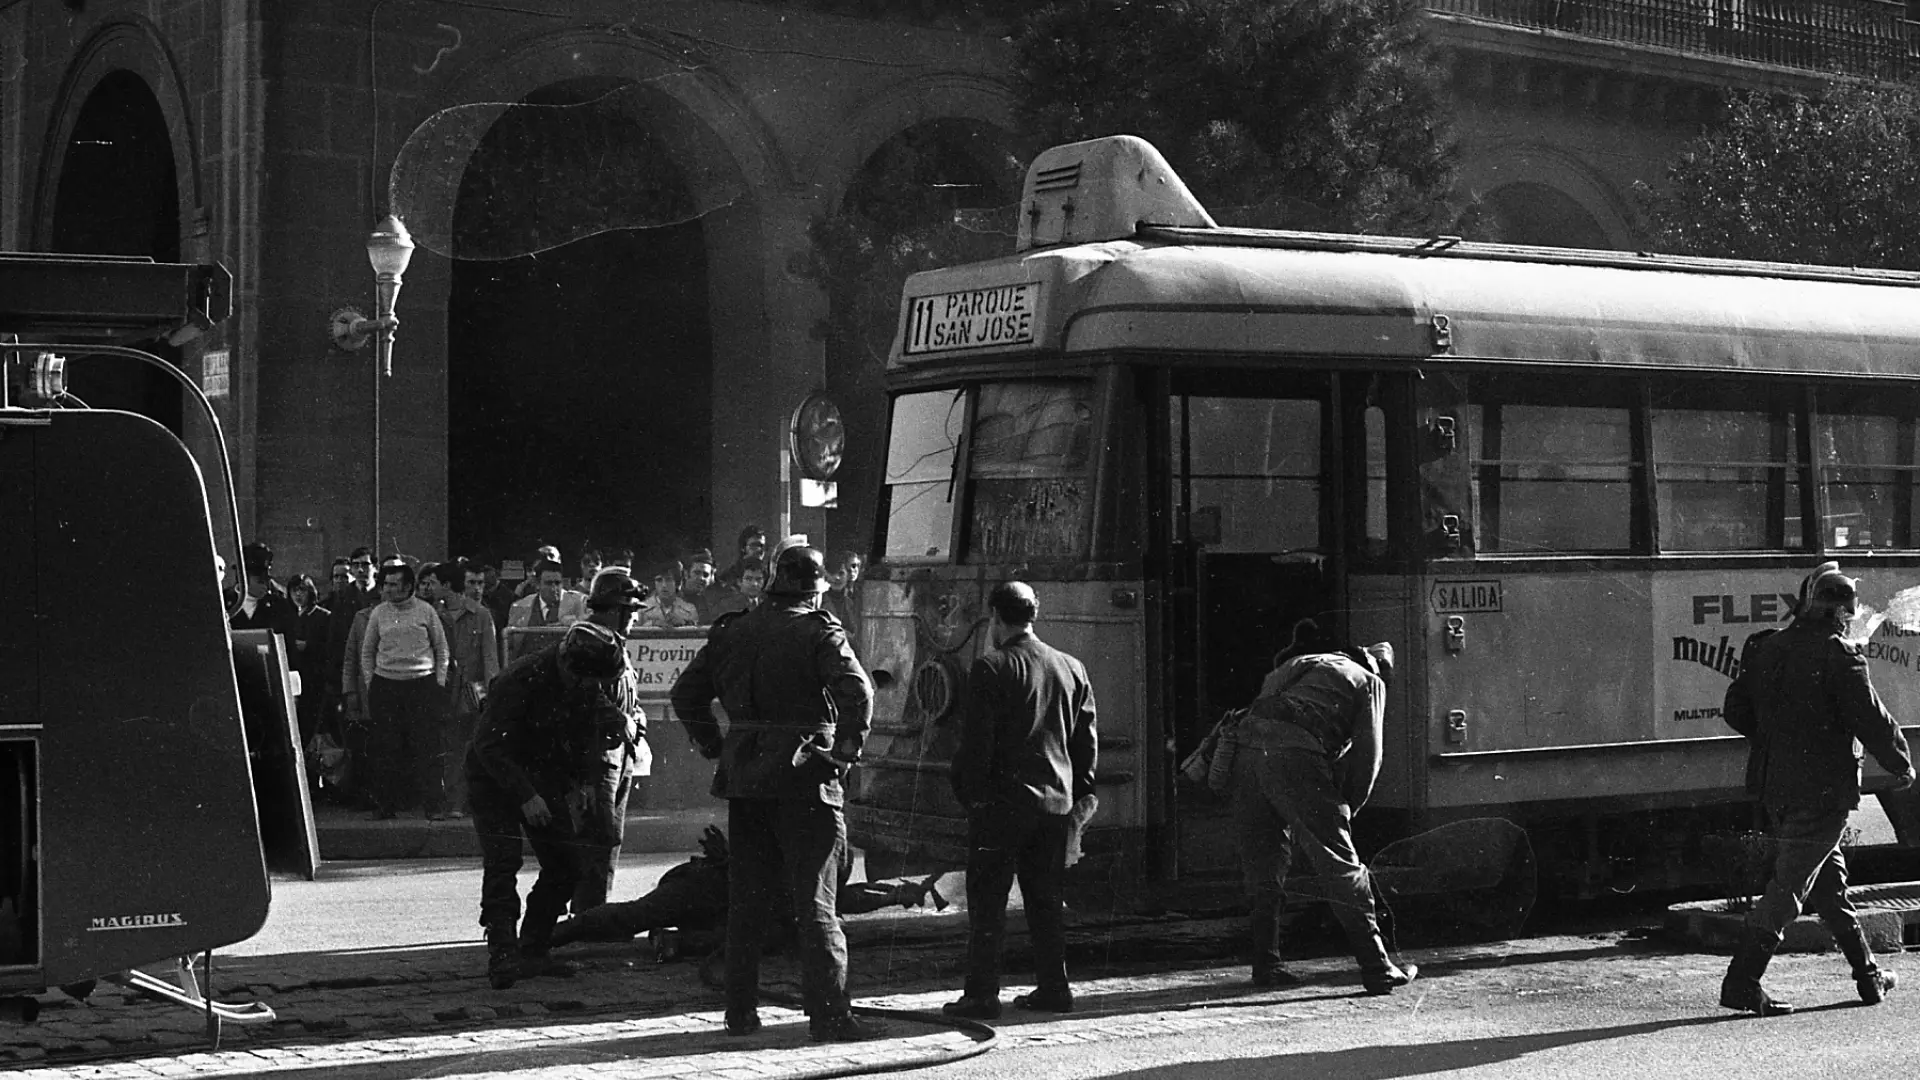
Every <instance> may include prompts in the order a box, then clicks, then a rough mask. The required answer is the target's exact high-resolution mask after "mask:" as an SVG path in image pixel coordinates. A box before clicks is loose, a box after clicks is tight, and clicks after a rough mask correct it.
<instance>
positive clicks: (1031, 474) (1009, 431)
mask: <svg viewBox="0 0 1920 1080" xmlns="http://www.w3.org/2000/svg"><path fill="white" fill-rule="evenodd" d="M1092 398H1093V386H1092V384H1091V383H1087V382H1018V383H994V384H990V385H987V386H982V387H981V388H980V402H979V405H978V406H977V407H976V408H975V411H974V421H973V437H972V439H971V440H970V446H971V448H970V450H969V455H970V457H971V459H972V460H971V462H970V463H969V469H970V476H971V479H972V486H973V493H972V494H973V498H972V500H971V503H970V508H969V510H968V514H967V524H968V529H967V556H968V559H969V561H975V562H998V561H1002V560H1004V559H1016V560H1025V559H1029V558H1050V557H1073V556H1078V555H1081V554H1083V553H1084V552H1085V551H1086V548H1087V528H1088V523H1089V521H1090V520H1091V517H1092V514H1091V511H1092V509H1093V491H1092V468H1091V465H1092V458H1093V400H1092Z"/></svg>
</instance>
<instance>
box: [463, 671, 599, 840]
mask: <svg viewBox="0 0 1920 1080" xmlns="http://www.w3.org/2000/svg"><path fill="white" fill-rule="evenodd" d="M627 723H628V718H627V717H625V716H623V715H620V714H619V713H618V712H617V710H615V709H612V708H610V707H608V705H607V703H606V701H605V700H604V698H603V696H602V695H601V694H599V693H598V692H597V691H590V690H581V689H577V688H576V689H574V690H569V689H568V688H567V686H566V684H565V683H564V682H562V680H561V674H560V660H559V646H557V645H554V646H548V647H547V648H544V649H542V650H540V651H539V652H537V653H534V654H533V655H531V656H525V657H522V658H520V659H519V660H516V661H515V662H514V663H513V664H512V666H510V667H508V668H507V670H505V671H503V672H501V673H500V677H499V678H497V679H495V680H494V681H493V685H492V686H491V687H490V688H489V689H488V692H487V701H486V706H485V708H484V710H483V711H482V713H481V717H480V724H479V729H478V730H477V731H476V732H474V736H473V743H472V745H471V746H470V747H469V748H468V752H467V773H468V775H469V776H473V775H476V774H480V775H484V776H486V777H487V778H488V779H489V780H491V781H492V782H493V783H495V784H497V785H499V786H500V787H501V788H503V789H505V790H506V791H508V792H510V793H511V794H512V796H513V798H514V800H515V804H516V805H518V804H521V803H525V802H526V801H527V800H529V799H531V798H533V796H535V795H539V796H540V797H541V798H543V799H545V800H546V801H547V803H548V805H549V806H550V807H551V808H552V809H553V810H554V811H555V812H556V813H564V812H565V811H564V810H563V809H561V807H562V804H563V803H564V802H565V801H566V799H567V797H568V796H569V795H572V794H574V793H575V792H577V791H579V790H580V789H581V788H582V787H584V786H586V785H589V784H592V783H593V782H595V781H596V780H598V779H599V778H600V777H601V776H602V774H604V773H605V772H606V770H607V760H608V750H607V747H608V745H609V742H610V740H611V739H612V738H613V737H614V736H615V734H616V730H617V731H618V733H619V734H621V735H624V734H625V731H626V729H627Z"/></svg>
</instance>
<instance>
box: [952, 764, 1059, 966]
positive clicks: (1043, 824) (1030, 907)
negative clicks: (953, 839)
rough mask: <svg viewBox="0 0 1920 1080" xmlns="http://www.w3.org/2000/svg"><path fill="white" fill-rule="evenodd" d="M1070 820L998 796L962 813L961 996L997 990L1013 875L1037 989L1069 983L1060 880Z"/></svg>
mask: <svg viewBox="0 0 1920 1080" xmlns="http://www.w3.org/2000/svg"><path fill="white" fill-rule="evenodd" d="M1072 820H1073V819H1072V818H1071V816H1069V815H1067V814H1048V813H1043V812H1041V811H1040V810H1038V809H1033V808H1028V807H1021V806H1015V805H1014V804H1012V803H1008V802H1003V801H996V802H993V803H991V804H989V805H987V806H985V807H981V808H979V809H976V810H974V811H973V812H972V813H970V814H968V815H967V924H968V930H969V933H968V936H967V983H966V995H967V996H968V997H972V998H998V997H999V996H1000V951H1001V945H1002V943H1003V942H1004V941H1005V939H1006V930H1007V893H1008V890H1009V889H1011V888H1012V886H1013V882H1014V879H1015V878H1016V877H1017V878H1018V879H1019V881H1020V896H1021V898H1022V900H1023V901H1024V902H1025V904H1026V911H1027V932H1028V933H1029V934H1030V935H1031V936H1032V938H1033V965H1034V981H1035V982H1036V983H1037V984H1038V988H1039V991H1040V993H1042V994H1054V993H1066V992H1068V991H1069V989H1070V988H1069V986H1068V985H1067V934H1066V924H1065V921H1064V918H1063V916H1062V914H1061V906H1062V905H1061V900H1060V882H1061V879H1062V878H1063V877H1064V876H1065V875H1066V869H1067V837H1068V833H1069V831H1070V829H1071V827H1072V826H1071V822H1072Z"/></svg>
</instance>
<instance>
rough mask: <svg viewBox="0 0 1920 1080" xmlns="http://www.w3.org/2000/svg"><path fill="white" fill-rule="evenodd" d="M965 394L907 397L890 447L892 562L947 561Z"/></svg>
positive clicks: (898, 408) (900, 403)
mask: <svg viewBox="0 0 1920 1080" xmlns="http://www.w3.org/2000/svg"><path fill="white" fill-rule="evenodd" d="M966 402H967V398H966V391H964V390H936V391H933V392H932V393H926V394H905V395H903V396H901V397H900V398H899V400H897V401H895V402H894V404H893V435H892V438H891V440H890V441H889V444H888V446H887V548H886V552H887V558H888V559H891V560H896V561H902V562H925V561H929V560H945V559H947V558H949V557H951V555H952V545H953V479H954V468H955V466H956V465H958V463H959V454H960V433H961V431H962V430H963V428H964V425H965V424H966V415H967V409H966Z"/></svg>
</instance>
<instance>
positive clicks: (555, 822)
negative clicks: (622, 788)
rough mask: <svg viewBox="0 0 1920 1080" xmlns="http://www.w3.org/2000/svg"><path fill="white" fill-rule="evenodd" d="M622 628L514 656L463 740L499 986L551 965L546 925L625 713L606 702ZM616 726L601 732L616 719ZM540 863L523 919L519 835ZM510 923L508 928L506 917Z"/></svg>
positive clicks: (572, 865)
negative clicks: (473, 729) (469, 740)
mask: <svg viewBox="0 0 1920 1080" xmlns="http://www.w3.org/2000/svg"><path fill="white" fill-rule="evenodd" d="M622 660H623V655H622V648H621V643H620V638H619V635H617V634H615V633H614V632H613V631H612V630H610V629H608V628H606V627H604V626H600V625H598V624H595V623H590V622H582V623H576V624H574V626H573V627H572V628H571V629H570V630H568V631H567V634H566V636H565V637H564V638H562V639H561V641H560V643H559V644H557V645H550V646H548V647H547V648H545V649H542V650H540V651H539V652H536V653H534V654H532V655H531V656H526V657H523V658H521V659H520V660H518V661H516V662H515V663H514V664H513V665H512V666H511V667H509V668H507V670H506V671H504V672H501V674H500V677H499V678H497V679H495V680H494V682H493V686H492V687H491V689H490V690H489V691H488V694H487V701H486V705H485V707H484V709H483V711H482V712H481V716H480V725H479V730H478V731H476V732H475V733H474V737H473V742H472V743H471V744H469V746H468V748H467V763H466V768H467V791H468V797H469V798H470V799H471V801H472V812H473V827H474V831H475V832H476V833H478V834H479V837H480V858H481V884H480V922H481V924H482V925H483V926H485V927H486V930H487V978H488V980H489V981H490V982H491V983H492V984H493V986H494V988H495V989H497V990H504V989H506V988H508V987H510V986H512V985H513V984H514V981H515V980H516V979H518V978H519V977H520V976H521V975H522V974H523V973H524V974H529V975H534V974H549V973H558V972H559V965H554V964H553V963H551V961H549V960H548V958H547V949H548V945H549V941H550V939H551V936H552V933H553V925H554V922H555V921H556V920H558V919H559V917H560V915H561V913H563V912H564V911H566V909H567V902H568V900H569V899H571V898H572V896H573V894H574V890H575V889H576V888H577V887H578V885H579V882H580V878H581V876H582V873H583V872H584V868H585V862H586V860H585V858H584V850H585V847H586V845H587V844H589V843H591V842H592V841H591V840H586V841H583V840H582V834H583V832H586V831H589V824H590V823H589V821H588V820H587V819H588V817H589V816H590V813H591V802H592V800H591V794H592V792H593V791H595V790H596V788H597V785H598V782H599V780H600V779H601V778H602V776H603V774H604V773H605V771H606V764H607V755H608V749H607V748H608V745H609V743H610V742H611V741H612V740H613V739H614V738H616V737H624V735H625V718H624V717H621V716H620V714H619V713H618V711H617V710H614V709H610V708H608V707H607V699H608V694H609V692H610V691H611V690H612V688H613V685H614V683H615V682H616V680H618V678H619V676H620V672H621V666H622ZM616 719H617V720H619V721H620V723H621V729H620V730H619V731H617V732H616V731H612V730H609V728H610V726H611V725H612V724H613V723H614V721H615V720H616ZM523 832H524V833H525V834H526V840H527V842H528V844H529V845H530V846H531V847H532V848H533V855H534V858H535V859H537V860H538V861H539V863H540V875H539V877H538V878H537V879H536V880H535V881H534V883H533V887H532V888H531V889H529V890H527V905H526V918H525V920H524V921H520V895H519V887H518V881H517V877H518V875H519V872H520V863H521V855H520V848H521V834H522V833H523ZM517 921H518V922H519V925H518V929H517V931H516V927H515V924H516V922H517Z"/></svg>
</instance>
